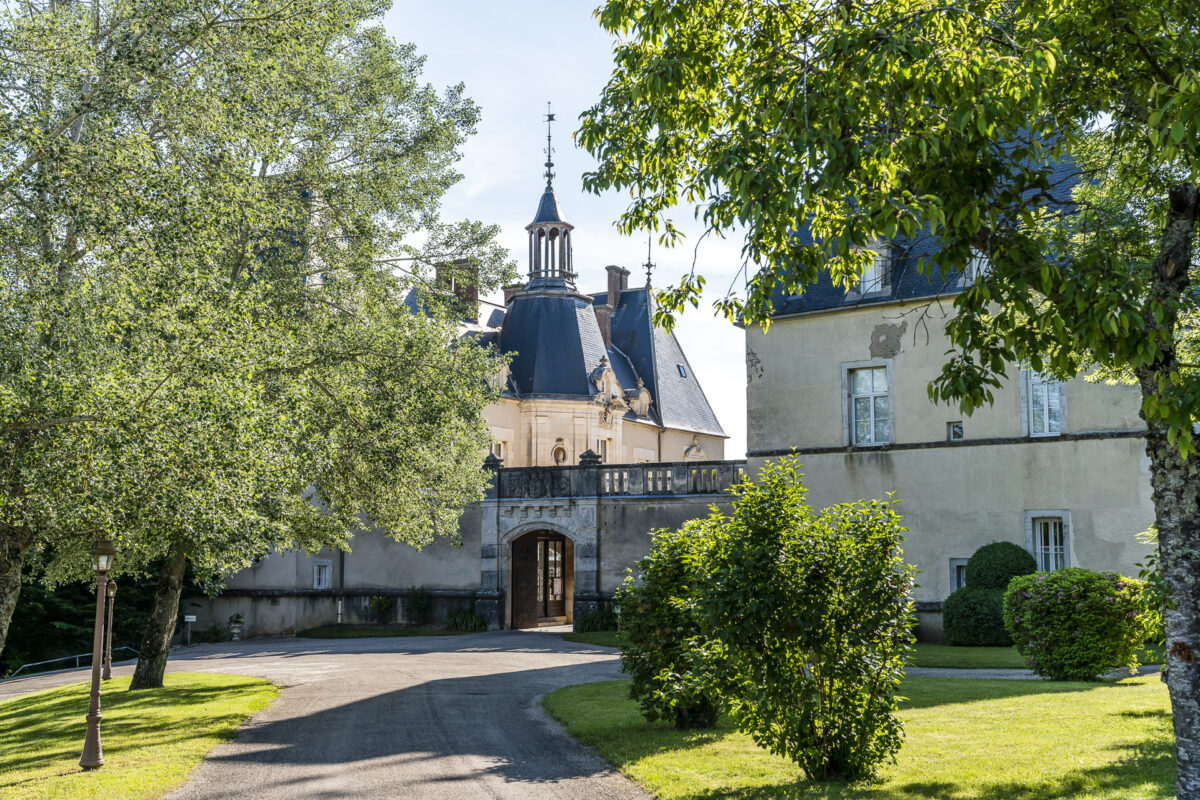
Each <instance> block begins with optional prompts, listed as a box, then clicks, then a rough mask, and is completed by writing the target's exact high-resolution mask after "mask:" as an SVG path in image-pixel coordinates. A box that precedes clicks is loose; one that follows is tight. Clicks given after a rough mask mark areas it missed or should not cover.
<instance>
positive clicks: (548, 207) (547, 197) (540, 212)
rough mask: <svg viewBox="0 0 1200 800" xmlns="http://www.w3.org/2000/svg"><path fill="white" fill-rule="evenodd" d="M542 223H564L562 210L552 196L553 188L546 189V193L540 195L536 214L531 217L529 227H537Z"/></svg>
mask: <svg viewBox="0 0 1200 800" xmlns="http://www.w3.org/2000/svg"><path fill="white" fill-rule="evenodd" d="M542 222H561V223H564V224H565V223H566V220H564V219H563V214H562V209H560V208H559V207H558V198H557V197H555V196H554V188H553V187H551V186H547V187H546V191H545V192H544V193H543V194H542V199H541V201H540V202H538V207H537V213H536V214H534V215H533V222H531V223H529V224H530V225H537V224H539V223H542Z"/></svg>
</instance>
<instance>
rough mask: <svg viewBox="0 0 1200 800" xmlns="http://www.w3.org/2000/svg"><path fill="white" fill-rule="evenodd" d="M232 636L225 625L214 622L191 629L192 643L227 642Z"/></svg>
mask: <svg viewBox="0 0 1200 800" xmlns="http://www.w3.org/2000/svg"><path fill="white" fill-rule="evenodd" d="M232 638H233V634H231V633H230V632H229V627H228V626H227V625H221V624H220V623H217V622H214V623H213V624H212V625H209V626H208V627H207V628H195V629H193V630H192V644H205V643H214V644H215V643H217V642H228V641H229V640H230V639H232Z"/></svg>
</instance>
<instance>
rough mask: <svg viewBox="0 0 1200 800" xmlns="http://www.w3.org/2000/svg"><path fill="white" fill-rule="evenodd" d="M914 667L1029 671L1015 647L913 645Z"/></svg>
mask: <svg viewBox="0 0 1200 800" xmlns="http://www.w3.org/2000/svg"><path fill="white" fill-rule="evenodd" d="M912 663H913V666H914V667H940V668H944V669H1028V667H1027V665H1026V664H1025V659H1024V658H1022V657H1021V654H1020V653H1018V652H1017V648H1015V647H954V646H952V645H948V644H921V643H918V644H915V645H913V662H912Z"/></svg>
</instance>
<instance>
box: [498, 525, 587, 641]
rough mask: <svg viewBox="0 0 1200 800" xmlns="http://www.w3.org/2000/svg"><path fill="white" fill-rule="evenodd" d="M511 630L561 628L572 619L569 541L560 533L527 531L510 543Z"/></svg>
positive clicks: (571, 554) (571, 548) (572, 597)
mask: <svg viewBox="0 0 1200 800" xmlns="http://www.w3.org/2000/svg"><path fill="white" fill-rule="evenodd" d="M511 546H512V595H511V596H512V626H513V627H514V628H536V627H540V626H543V625H565V624H567V623H568V622H570V621H571V617H572V616H573V615H572V613H571V611H572V609H571V605H572V603H573V601H574V588H575V586H574V580H573V578H574V574H573V570H572V561H573V560H574V559H573V550H574V548H573V547H572V546H571V541H570V540H569V539H567V537H565V536H563V535H562V534H561V533H554V532H552V531H531V532H529V533H526V534H525V535H523V536H520V537H519V538H517V539H514V540H513V542H512V545H511Z"/></svg>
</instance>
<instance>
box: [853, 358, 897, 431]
mask: <svg viewBox="0 0 1200 800" xmlns="http://www.w3.org/2000/svg"><path fill="white" fill-rule="evenodd" d="M848 381H849V386H850V438H851V442H852V443H853V444H883V443H886V442H890V441H891V440H892V398H891V393H890V390H889V387H888V371H887V367H868V368H866V369H852V370H850V371H849V375H848Z"/></svg>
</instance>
